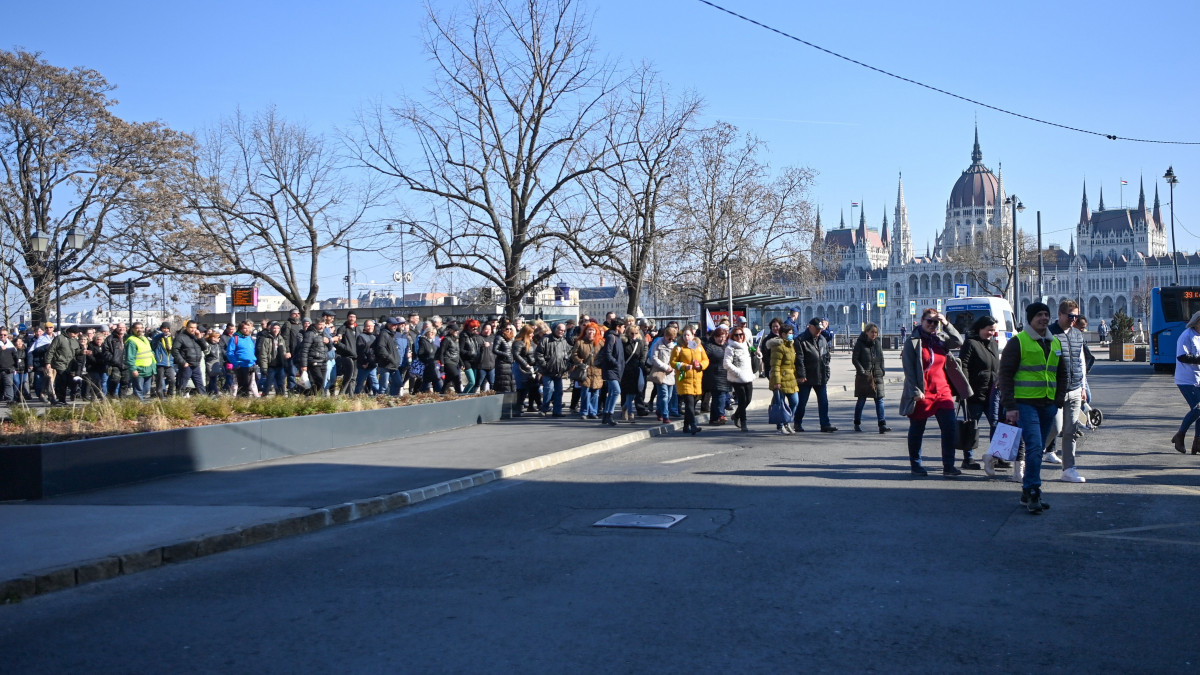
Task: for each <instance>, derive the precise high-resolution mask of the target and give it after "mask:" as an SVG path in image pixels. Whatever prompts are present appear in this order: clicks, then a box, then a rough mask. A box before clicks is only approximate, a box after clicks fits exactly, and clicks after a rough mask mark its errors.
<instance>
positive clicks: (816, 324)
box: [793, 318, 837, 433]
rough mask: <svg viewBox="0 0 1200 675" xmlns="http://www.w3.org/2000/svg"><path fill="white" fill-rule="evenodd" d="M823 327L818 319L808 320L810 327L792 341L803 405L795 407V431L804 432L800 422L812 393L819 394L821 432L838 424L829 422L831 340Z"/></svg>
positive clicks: (829, 431)
mask: <svg viewBox="0 0 1200 675" xmlns="http://www.w3.org/2000/svg"><path fill="white" fill-rule="evenodd" d="M823 329H824V326H823V325H822V321H821V319H819V318H814V319H812V320H811V321H809V322H808V329H807V330H804V331H802V332H801V333H800V335H799V336H798V337H797V338H796V339H795V340H794V341H793V344H794V345H795V346H796V382H797V383H798V384H799V385H800V405H798V406H796V431H804V427H802V426H801V422H803V421H804V409H805V407H807V406H808V396H809V394H810V393H816V395H817V415H818V417H819V418H820V421H821V431H824V432H825V433H833V432H834V431H837V427H835V426H833V424H832V423H831V422H830V421H829V394H828V392H827V391H826V390H825V387H826V385H827V384H829V374H830V367H829V362H830V359H831V358H832V355H831V354H830V353H829V343H828V342H826V341H825V336H824V335H822V334H821V333H822V331H823Z"/></svg>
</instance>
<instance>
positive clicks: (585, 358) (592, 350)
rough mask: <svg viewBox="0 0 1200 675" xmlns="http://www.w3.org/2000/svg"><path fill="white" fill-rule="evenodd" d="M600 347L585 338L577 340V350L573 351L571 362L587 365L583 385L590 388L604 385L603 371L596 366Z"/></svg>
mask: <svg viewBox="0 0 1200 675" xmlns="http://www.w3.org/2000/svg"><path fill="white" fill-rule="evenodd" d="M599 352H600V348H599V347H597V346H596V345H594V344H592V343H590V342H584V341H583V340H576V341H575V350H574V351H572V352H571V363H582V364H585V365H586V366H587V368H586V369H585V374H584V376H583V386H584V387H586V388H588V389H599V388H600V387H603V386H604V377H603V371H601V370H600V369H599V368H597V367H596V355H597V354H598V353H599Z"/></svg>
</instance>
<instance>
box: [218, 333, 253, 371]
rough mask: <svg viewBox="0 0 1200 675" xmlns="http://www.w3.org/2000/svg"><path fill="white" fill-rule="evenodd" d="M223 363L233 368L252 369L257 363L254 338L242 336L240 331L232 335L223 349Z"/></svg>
mask: <svg viewBox="0 0 1200 675" xmlns="http://www.w3.org/2000/svg"><path fill="white" fill-rule="evenodd" d="M225 362H226V363H232V364H233V367H234V368H253V367H254V365H255V364H256V363H258V354H257V352H256V351H255V349H254V338H253V337H250V336H249V335H242V333H241V331H238V332H237V333H234V334H233V335H232V336H231V337H230V338H229V342H228V343H227V345H226V347H225Z"/></svg>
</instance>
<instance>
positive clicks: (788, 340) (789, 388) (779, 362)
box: [768, 324, 800, 435]
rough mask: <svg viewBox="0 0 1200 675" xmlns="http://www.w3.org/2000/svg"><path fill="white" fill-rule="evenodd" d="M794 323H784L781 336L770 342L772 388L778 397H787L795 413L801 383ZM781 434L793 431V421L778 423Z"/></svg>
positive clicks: (777, 428)
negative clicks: (793, 340) (797, 368)
mask: <svg viewBox="0 0 1200 675" xmlns="http://www.w3.org/2000/svg"><path fill="white" fill-rule="evenodd" d="M792 332H793V329H792V325H791V324H784V325H783V327H782V328H780V329H779V338H777V339H776V340H771V341H769V343H768V345H769V346H768V349H770V350H771V390H772V391H774V392H775V396H776V397H777V398H776V399H775V400H776V401H778V400H779V399H783V398H786V399H787V402H788V405H789V406H790V407H791V409H792V411H793V413H794V412H795V410H796V406H798V405H800V393H799V392H800V385H799V384H797V382H796V347H795V343H793V342H792ZM775 429H776V431H777V432H778V433H779V434H780V435H786V434H790V433H792V423H791V422H790V421H788V422H787V423H785V424H776V425H775Z"/></svg>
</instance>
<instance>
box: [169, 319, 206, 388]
mask: <svg viewBox="0 0 1200 675" xmlns="http://www.w3.org/2000/svg"><path fill="white" fill-rule="evenodd" d="M203 339H204V338H203V337H201V335H200V327H199V326H198V325H197V324H196V322H195V321H188V322H187V324H185V325H184V328H183V330H182V331H180V333H179V335H178V336H176V338H175V346H174V347H172V348H171V355H172V356H174V357H175V392H176V393H177V394H179V395H181V396H182V395H183V394H185V393H187V389H186V387H187V383H188V381H191V383H192V385H193V386H195V387H196V393H197V394H203V393H204V391H205V389H204V352H205V345H204V343H203Z"/></svg>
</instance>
